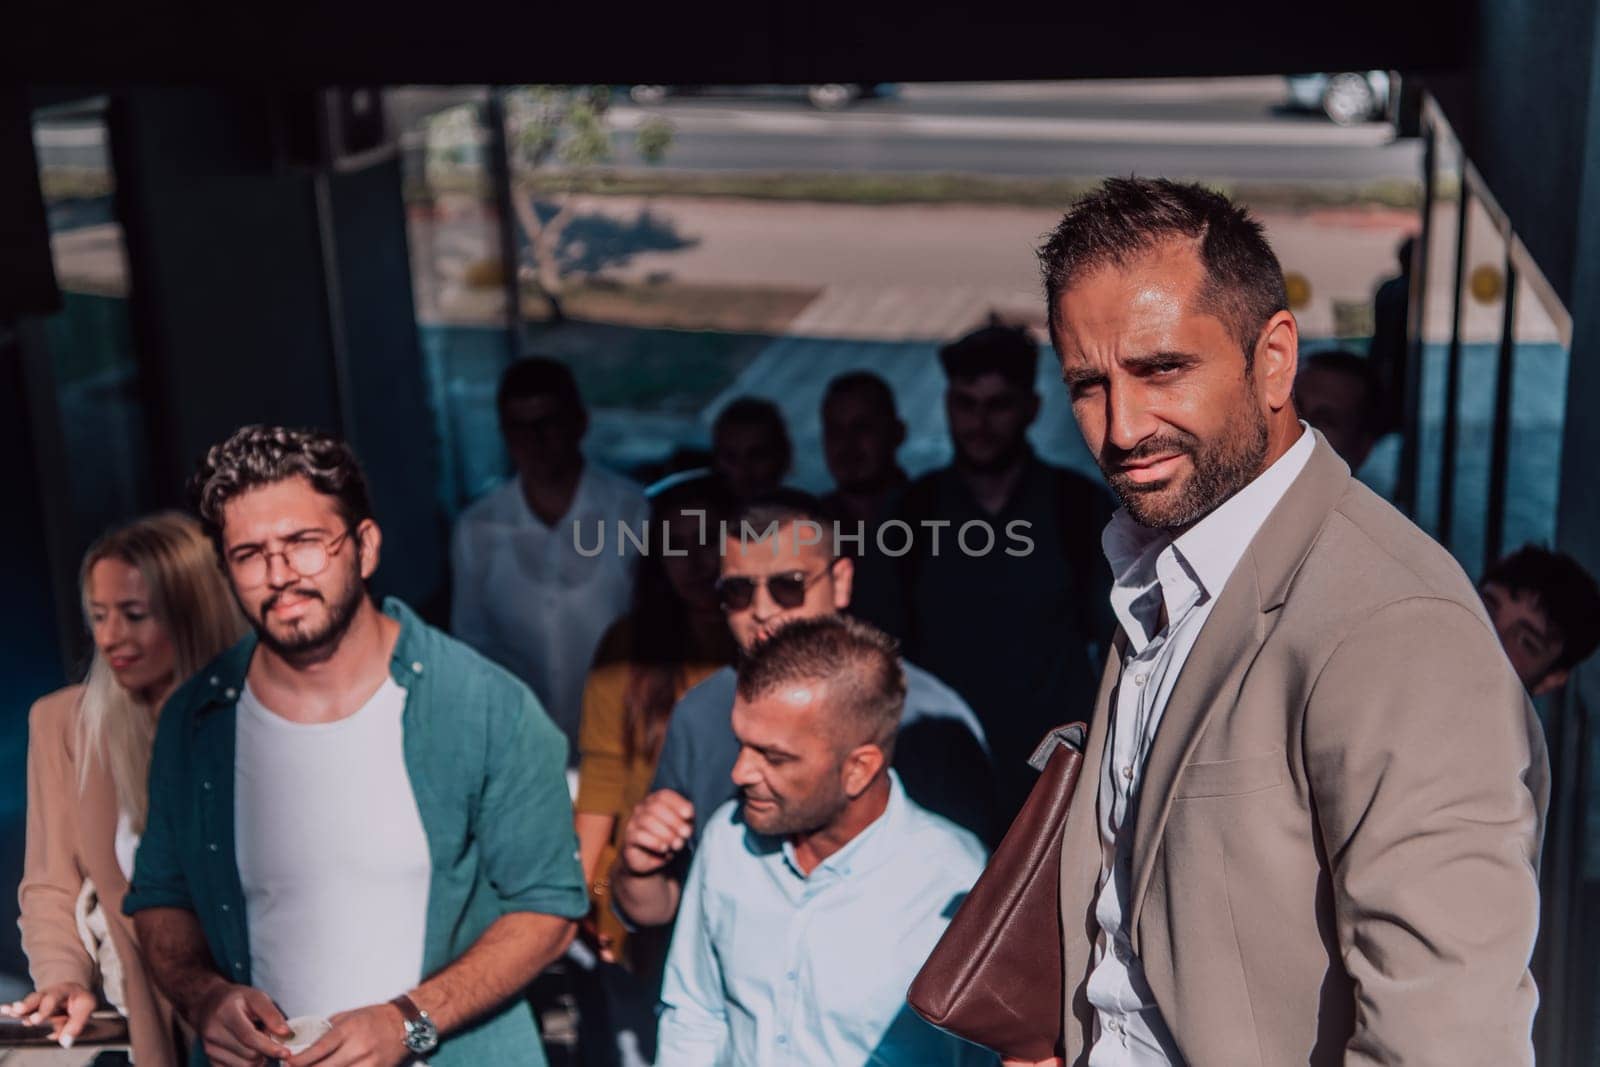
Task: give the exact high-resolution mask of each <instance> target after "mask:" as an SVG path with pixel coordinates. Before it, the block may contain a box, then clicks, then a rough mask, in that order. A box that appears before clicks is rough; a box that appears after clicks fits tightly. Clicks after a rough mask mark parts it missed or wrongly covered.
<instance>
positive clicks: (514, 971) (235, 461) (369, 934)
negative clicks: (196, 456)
mask: <svg viewBox="0 0 1600 1067" xmlns="http://www.w3.org/2000/svg"><path fill="white" fill-rule="evenodd" d="M194 486H195V496H196V501H197V503H198V506H199V511H200V515H201V519H202V522H203V524H204V526H205V527H206V530H207V532H208V533H209V534H210V535H211V538H212V541H213V543H214V544H215V546H216V548H217V551H218V556H219V558H220V561H221V563H222V566H223V569H224V570H225V571H226V573H227V575H228V577H229V580H230V581H231V583H232V585H233V591H234V595H235V596H236V597H237V599H238V601H239V606H240V607H241V608H242V609H243V611H244V614H245V616H246V618H247V619H249V621H250V623H251V624H252V626H253V627H254V629H255V633H253V634H251V635H248V636H247V637H246V638H245V639H244V640H242V641H240V642H239V644H237V645H235V646H234V647H233V648H232V649H230V650H229V651H227V652H225V653H223V655H221V656H220V657H218V658H217V659H216V660H214V661H213V662H212V663H210V664H208V665H207V666H206V667H205V668H203V669H202V670H201V671H200V672H199V674H197V675H196V676H195V677H194V678H192V679H190V680H189V681H188V682H187V683H185V684H184V685H183V686H182V687H181V688H180V689H179V690H178V691H177V692H176V693H175V694H174V695H173V697H172V698H171V700H169V701H168V702H167V705H166V707H165V709H164V710H163V712H162V715H161V720H160V724H159V727H158V730H157V736H156V742H155V749H154V753H153V755H152V757H151V764H150V779H149V781H150V811H149V816H148V818H147V820H146V825H145V828H144V833H143V838H142V840H141V842H140V845H139V852H138V857H137V860H136V862H135V867H134V877H133V885H132V887H131V889H130V891H129V893H128V896H127V900H126V902H125V905H124V908H125V910H126V911H127V912H128V913H129V914H130V915H133V916H135V925H136V927H137V929H138V933H139V939H140V942H141V944H142V946H143V948H144V952H145V954H146V957H147V963H148V965H149V967H150V969H151V971H152V973H153V975H154V977H155V980H156V983H157V985H158V986H160V988H161V990H162V991H163V992H164V993H165V994H166V995H167V996H168V997H169V998H170V1000H171V1001H172V1003H173V1004H174V1005H175V1006H176V1007H177V1009H178V1011H179V1012H180V1013H181V1014H182V1015H183V1017H184V1019H185V1020H187V1022H188V1023H189V1024H190V1026H191V1027H192V1028H193V1030H194V1032H195V1034H196V1035H197V1041H196V1046H195V1049H194V1055H193V1056H192V1057H191V1061H192V1062H193V1063H197V1064H201V1063H208V1062H209V1063H212V1064H217V1065H219V1067H244V1065H253V1064H260V1063H264V1062H267V1061H268V1060H283V1061H286V1062H287V1063H288V1064H289V1065H290V1067H311V1065H313V1064H325V1065H327V1067H336V1065H340V1064H350V1063H362V1064H369V1065H380V1067H394V1065H397V1064H401V1063H416V1062H419V1058H426V1060H427V1062H429V1063H431V1064H434V1065H436V1067H448V1065H450V1064H463V1065H465V1064H472V1065H476V1064H484V1063H531V1064H536V1065H537V1064H542V1063H543V1062H544V1060H543V1056H542V1053H541V1051H540V1049H541V1046H540V1043H539V1034H538V1030H537V1029H536V1027H535V1025H534V1020H533V1015H532V1012H531V1011H530V1010H529V1007H528V1005H527V1003H526V1002H525V1001H522V1000H521V999H517V998H515V997H514V994H515V993H516V992H517V991H518V990H520V989H521V988H522V987H524V986H525V985H527V983H528V982H529V981H531V980H532V979H533V977H534V976H535V975H536V974H538V973H539V971H540V970H542V969H543V968H544V967H545V965H547V964H548V963H550V962H551V961H552V960H553V959H555V958H556V957H557V956H558V955H560V953H561V952H562V950H563V949H565V947H566V945H567V943H568V941H569V940H570V939H571V937H572V932H573V922H572V920H573V919H575V918H577V917H579V916H581V915H583V914H584V913H585V912H586V911H587V910H588V899H587V895H586V894H585V892H584V887H583V874H582V871H581V869H580V867H579V865H578V861H577V841H576V838H575V836H574V833H573V822H572V804H571V801H570V800H569V798H568V795H567V787H566V781H565V775H564V773H563V771H564V768H565V766H566V747H567V746H566V742H565V740H564V739H563V737H562V736H561V732H560V731H559V730H557V729H556V727H555V725H554V724H553V723H552V722H551V721H550V719H549V717H547V716H546V715H545V714H544V712H543V711H542V710H541V708H540V706H539V703H538V701H537V700H536V699H535V698H534V696H533V694H532V693H531V692H529V690H528V689H527V687H526V686H524V685H523V684H522V683H521V682H519V681H518V680H517V679H516V678H515V677H513V676H512V675H511V674H509V673H508V672H506V671H504V670H502V669H500V668H498V667H496V666H494V665H492V664H491V663H489V661H487V660H485V659H484V658H483V657H481V656H479V655H477V654H476V653H474V652H472V651H471V650H470V649H468V648H467V647H466V646H465V645H462V644H461V643H460V642H458V641H455V640H453V639H452V638H449V637H447V636H445V635H444V634H442V633H440V632H439V631H437V630H435V629H433V628H431V627H429V626H427V625H426V624H424V623H423V622H422V621H421V620H420V619H418V618H417V617H416V615H414V614H413V613H412V612H411V611H410V609H408V608H407V607H406V606H405V605H404V604H402V603H400V602H399V601H397V600H392V599H391V600H389V601H387V602H386V603H385V604H384V605H383V607H382V609H381V610H380V609H379V607H378V606H377V605H376V604H374V603H373V601H372V598H371V597H370V596H369V595H368V592H367V581H368V580H369V579H370V578H371V576H372V574H373V572H374V571H375V570H376V568H377V566H378V557H379V550H380V548H381V546H382V535H381V533H380V531H379V529H378V524H377V522H376V521H375V520H374V518H373V513H372V507H371V504H370V501H369V499H368V494H367V489H366V482H365V479H364V478H363V476H362V473H361V469H360V466H359V465H358V464H357V462H356V459H355V456H354V455H353V454H352V453H351V451H350V449H349V447H348V446H346V445H345V444H344V443H343V442H342V441H339V440H337V439H336V438H332V437H329V436H327V435H325V434H320V433H314V432H309V431H300V430H287V429H281V428H274V427H261V426H251V427H246V428H245V429H242V430H240V431H238V432H237V433H235V434H234V435H233V436H232V437H230V438H229V439H228V440H227V441H225V442H223V443H222V444H220V445H217V446H216V447H214V448H212V449H211V450H210V452H209V453H208V454H207V456H206V458H205V461H204V463H202V465H201V468H200V471H199V473H198V474H197V475H196V478H195V483H194ZM304 1016H312V1017H317V1018H322V1019H327V1020H328V1021H330V1022H331V1024H332V1029H331V1031H330V1032H328V1033H327V1034H326V1035H325V1036H323V1037H321V1038H320V1039H319V1040H317V1041H316V1042H315V1044H312V1045H311V1046H310V1047H309V1048H304V1047H303V1046H304V1042H303V1041H296V1040H295V1038H296V1037H297V1036H298V1034H299V1031H297V1030H295V1029H293V1028H291V1027H290V1026H289V1025H288V1020H290V1019H296V1018H297V1017H304ZM290 1044H294V1046H295V1047H296V1048H301V1049H302V1051H300V1052H299V1053H298V1055H294V1056H292V1057H291V1054H290V1052H289V1048H288V1046H289V1045H290Z"/></svg>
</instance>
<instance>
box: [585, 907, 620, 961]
mask: <svg viewBox="0 0 1600 1067" xmlns="http://www.w3.org/2000/svg"><path fill="white" fill-rule="evenodd" d="M578 940H579V941H582V942H583V943H584V945H585V946H586V947H587V948H588V949H589V951H590V952H593V953H594V954H595V955H596V956H597V957H599V958H600V959H601V960H602V961H603V962H605V963H616V962H617V946H616V942H615V941H614V940H613V939H612V937H611V935H610V934H603V933H601V932H600V922H599V920H598V919H597V918H596V916H595V910H594V909H593V908H590V909H589V914H588V915H585V916H584V917H583V918H582V919H580V920H578Z"/></svg>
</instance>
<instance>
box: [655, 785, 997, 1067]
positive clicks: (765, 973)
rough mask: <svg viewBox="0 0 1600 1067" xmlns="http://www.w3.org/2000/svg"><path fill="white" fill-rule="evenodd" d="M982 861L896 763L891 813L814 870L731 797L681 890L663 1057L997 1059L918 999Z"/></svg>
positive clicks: (897, 1061)
mask: <svg viewBox="0 0 1600 1067" xmlns="http://www.w3.org/2000/svg"><path fill="white" fill-rule="evenodd" d="M984 862H985V855H984V850H983V846H982V845H980V844H979V843H978V839H977V838H976V837H974V836H973V835H972V834H970V833H968V832H966V831H965V830H961V829H958V828H957V827H956V826H955V825H953V824H952V823H949V822H947V821H945V820H944V819H941V818H939V817H938V816H936V815H933V814H931V813H929V812H927V811H924V810H923V809H922V808H920V807H918V806H917V805H916V804H914V803H912V802H911V800H910V799H908V798H907V797H906V795H905V790H904V789H903V788H902V787H901V785H900V781H899V778H898V777H897V776H895V775H894V774H893V772H891V774H890V794H889V804H888V807H887V808H886V809H885V810H884V813H883V814H882V815H881V816H879V817H878V819H877V820H876V821H874V822H873V823H872V825H870V826H868V827H867V828H866V829H865V830H864V831H862V832H861V834H859V835H858V836H857V837H856V838H855V840H853V841H851V842H850V843H849V844H848V845H846V846H845V847H844V848H842V849H840V850H839V851H838V852H836V853H834V854H833V855H832V856H829V857H828V858H827V859H826V860H824V861H823V862H822V863H821V864H819V865H818V866H817V867H816V868H815V869H814V870H813V871H812V872H811V874H810V875H809V876H806V875H803V874H801V873H800V867H799V865H798V864H797V863H796V861H795V855H794V849H793V846H792V845H791V844H790V843H789V842H788V841H786V840H782V839H780V838H774V837H768V836H765V835H761V834H757V833H754V832H752V831H750V830H747V829H746V828H745V825H744V821H743V818H742V817H741V815H740V806H739V802H738V801H730V802H729V803H727V804H724V805H723V806H722V807H720V808H718V809H717V811H716V813H715V814H714V815H713V816H712V817H711V819H710V820H709V822H708V825H707V827H706V830H705V833H704V835H703V837H702V838H701V844H700V850H699V852H698V853H697V854H696V856H695V860H694V864H693V866H692V867H691V868H690V870H689V878H688V881H687V882H685V884H684V887H683V900H682V904H681V907H680V910H679V913H678V925H677V930H676V933H675V934H674V936H673V940H672V950H671V952H670V954H669V955H668V957H667V976H666V983H665V985H664V987H663V989H662V992H661V1000H662V1014H661V1032H660V1042H659V1049H658V1052H657V1060H656V1062H657V1064H658V1065H659V1067H711V1065H730V1067H731V1065H737V1067H745V1065H750V1067H767V1065H769V1064H784V1063H789V1064H808V1065H809V1064H818V1065H828V1067H850V1065H854V1064H885V1065H906V1067H913V1065H914V1067H941V1065H946V1067H968V1065H974V1067H975V1065H978V1064H986V1065H987V1064H993V1063H994V1062H995V1056H994V1054H993V1053H991V1052H988V1051H987V1050H985V1049H981V1048H978V1047H977V1046H975V1045H971V1044H968V1043H967V1042H965V1041H962V1040H960V1039H959V1038H956V1037H952V1036H950V1035H949V1034H946V1033H944V1032H942V1031H940V1030H937V1029H935V1028H934V1027H933V1026H931V1025H929V1024H928V1023H927V1022H925V1021H923V1019H922V1018H921V1017H920V1016H918V1015H917V1014H916V1013H915V1012H913V1011H912V1010H911V1008H910V1007H909V1006H907V1004H906V989H907V988H908V987H909V986H910V985H911V979H912V978H913V977H915V976H916V973H917V971H918V969H919V968H921V966H922V964H923V962H924V961H925V960H926V959H927V958H928V953H929V952H931V951H932V950H933V946H934V944H935V943H936V942H937V941H938V940H939V937H940V935H941V934H942V933H944V929H945V927H946V925H948V924H949V921H950V917H951V916H952V915H954V914H955V910H956V907H957V905H959V904H960V902H961V900H962V898H963V897H964V896H965V895H966V893H967V890H969V889H970V888H971V887H972V883H973V882H974V881H976V880H977V877H978V875H979V873H981V872H982V870H983V865H984Z"/></svg>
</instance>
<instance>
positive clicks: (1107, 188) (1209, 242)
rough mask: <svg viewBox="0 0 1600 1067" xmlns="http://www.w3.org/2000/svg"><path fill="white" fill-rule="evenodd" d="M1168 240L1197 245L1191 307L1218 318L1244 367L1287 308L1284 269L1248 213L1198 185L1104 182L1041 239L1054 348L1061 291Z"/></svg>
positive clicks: (1128, 180)
mask: <svg viewBox="0 0 1600 1067" xmlns="http://www.w3.org/2000/svg"><path fill="white" fill-rule="evenodd" d="M1173 240H1184V241H1193V242H1195V243H1196V245H1197V246H1198V251H1199V255H1200V263H1201V265H1202V266H1203V267H1204V268H1205V281H1204V283H1203V284H1202V285H1201V287H1200V291H1199V293H1198V294H1196V296H1197V301H1196V310H1199V311H1203V312H1205V313H1207V314H1210V315H1215V316H1216V317H1217V318H1218V319H1220V320H1221V321H1222V323H1223V325H1224V326H1226V327H1227V328H1228V332H1229V333H1231V334H1232V335H1233V336H1234V338H1235V339H1236V340H1237V341H1238V342H1239V347H1240V348H1242V349H1244V358H1245V365H1246V366H1249V365H1250V363H1251V362H1252V361H1253V359H1254V357H1255V346H1256V340H1257V338H1258V337H1259V336H1260V334H1261V329H1262V327H1264V326H1265V325H1266V324H1267V320H1269V319H1270V318H1272V316H1274V315H1276V314H1277V313H1278V312H1280V311H1283V310H1285V309H1286V308H1288V306H1289V296H1288V293H1287V292H1286V291H1285V290H1284V284H1283V268H1282V267H1281V266H1280V265H1279V264H1278V257H1277V256H1276V255H1274V254H1273V251H1272V246H1271V245H1269V244H1267V238H1266V234H1265V232H1264V231H1263V229H1262V226H1261V223H1260V222H1258V221H1256V219H1255V218H1253V217H1252V216H1251V215H1250V213H1249V212H1248V211H1246V210H1245V209H1244V208H1242V207H1239V206H1238V205H1237V204H1235V203H1233V201H1231V200H1229V199H1228V198H1227V197H1225V196H1223V195H1222V194H1220V193H1215V192H1212V191H1211V190H1209V189H1206V188H1204V187H1203V186H1200V185H1193V184H1188V183H1184V182H1172V181H1166V180H1165V179H1156V178H1111V179H1109V180H1108V181H1106V182H1105V184H1103V185H1101V186H1100V188H1099V189H1097V190H1095V191H1094V192H1092V193H1090V194H1088V195H1087V196H1085V197H1084V198H1083V199H1081V200H1079V201H1078V202H1077V203H1076V204H1074V205H1073V206H1072V208H1071V209H1070V210H1069V211H1068V212H1067V213H1066V215H1065V216H1064V217H1063V218H1062V219H1061V222H1060V223H1059V224H1058V225H1057V226H1056V228H1055V230H1054V232H1052V233H1051V234H1050V236H1049V238H1048V239H1047V240H1046V241H1045V243H1044V247H1042V248H1041V249H1040V250H1039V266H1040V270H1041V273H1042V274H1043V275H1044V294H1045V302H1046V311H1047V313H1048V314H1049V317H1050V337H1051V339H1052V340H1055V341H1056V342H1057V343H1058V344H1059V327H1060V325H1061V321H1060V319H1061V309H1060V304H1061V294H1062V293H1064V292H1066V291H1067V289H1069V288H1070V287H1071V286H1072V284H1073V282H1075V281H1077V280H1078V279H1079V278H1080V277H1082V275H1083V274H1084V273H1085V272H1087V271H1091V270H1095V269H1098V268H1101V267H1107V266H1116V267H1122V266H1126V265H1127V264H1128V263H1129V262H1131V261H1132V260H1133V259H1134V258H1136V257H1137V256H1140V255H1142V254H1144V253H1146V252H1149V251H1150V250H1152V249H1154V248H1156V247H1158V246H1159V245H1161V244H1163V243H1165V242H1167V241H1173Z"/></svg>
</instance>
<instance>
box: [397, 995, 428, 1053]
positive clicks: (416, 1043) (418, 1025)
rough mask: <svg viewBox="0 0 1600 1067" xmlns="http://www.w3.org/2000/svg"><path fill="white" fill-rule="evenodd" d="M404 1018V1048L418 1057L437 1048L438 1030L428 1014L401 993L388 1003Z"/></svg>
mask: <svg viewBox="0 0 1600 1067" xmlns="http://www.w3.org/2000/svg"><path fill="white" fill-rule="evenodd" d="M389 1003H390V1004H393V1005H394V1006H395V1007H397V1008H399V1009H400V1014H401V1015H404V1016H405V1017H406V1048H407V1049H409V1050H410V1051H412V1052H414V1053H416V1054H417V1055H418V1056H426V1055H427V1054H428V1053H430V1052H432V1051H433V1050H434V1049H436V1048H438V1047H439V1028H438V1027H437V1026H435V1025H433V1020H432V1019H430V1018H428V1013H427V1012H425V1011H423V1010H422V1009H421V1008H419V1007H417V1003H416V1001H414V1000H412V999H411V998H410V997H408V996H406V995H405V994H404V993H401V994H400V995H399V996H398V997H395V998H394V999H393V1000H391V1001H389Z"/></svg>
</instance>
